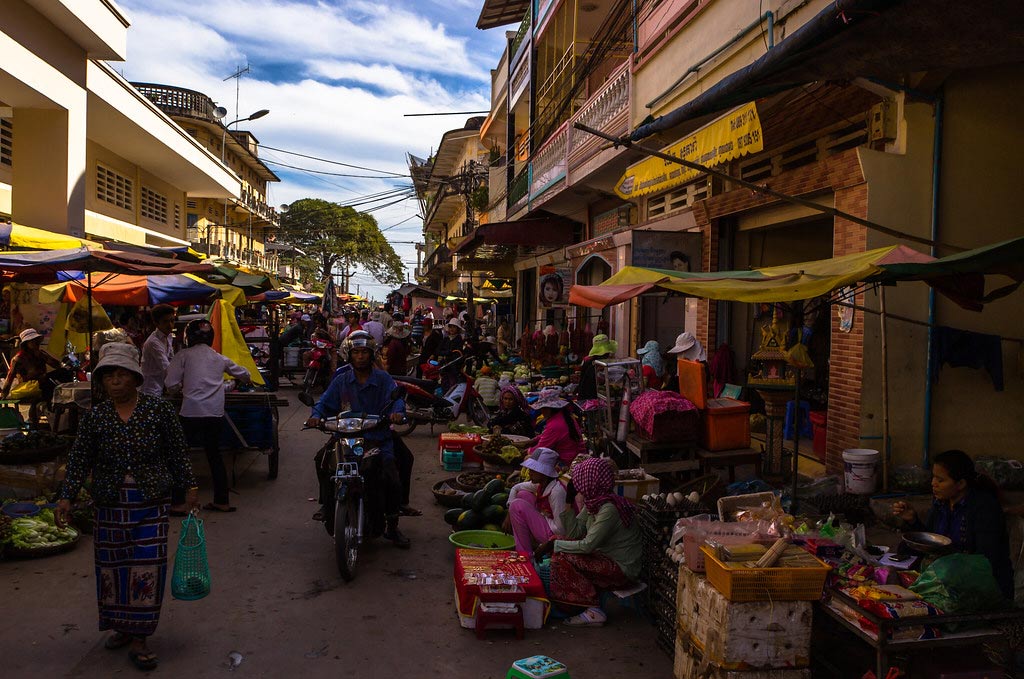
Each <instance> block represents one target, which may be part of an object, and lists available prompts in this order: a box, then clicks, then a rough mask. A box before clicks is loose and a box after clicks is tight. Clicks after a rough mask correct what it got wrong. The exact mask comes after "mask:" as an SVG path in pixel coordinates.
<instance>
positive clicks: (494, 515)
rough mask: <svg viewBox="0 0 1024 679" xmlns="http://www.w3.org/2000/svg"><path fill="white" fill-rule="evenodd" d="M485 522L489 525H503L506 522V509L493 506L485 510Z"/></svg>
mask: <svg viewBox="0 0 1024 679" xmlns="http://www.w3.org/2000/svg"><path fill="white" fill-rule="evenodd" d="M483 516H484V521H486V522H488V523H499V524H500V523H501V522H502V521H504V520H505V508H504V507H502V506H499V505H491V506H489V507H485V508H484V513H483Z"/></svg>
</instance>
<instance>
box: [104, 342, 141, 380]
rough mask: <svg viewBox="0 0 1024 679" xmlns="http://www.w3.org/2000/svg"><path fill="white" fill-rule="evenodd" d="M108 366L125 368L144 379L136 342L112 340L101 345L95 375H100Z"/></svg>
mask: <svg viewBox="0 0 1024 679" xmlns="http://www.w3.org/2000/svg"><path fill="white" fill-rule="evenodd" d="M108 368H124V369H125V370H127V371H129V372H131V373H132V374H134V375H135V376H136V377H138V378H139V380H142V379H143V377H142V369H141V368H140V367H139V350H138V349H136V348H135V345H134V344H128V343H127V342H110V343H108V344H104V345H103V346H102V347H100V360H99V361H98V362H97V363H96V367H95V368H94V369H93V371H92V372H93V375H100V374H102V372H103V371H104V370H106V369H108Z"/></svg>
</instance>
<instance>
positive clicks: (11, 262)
mask: <svg viewBox="0 0 1024 679" xmlns="http://www.w3.org/2000/svg"><path fill="white" fill-rule="evenodd" d="M211 270H212V267H211V266H210V265H209V264H200V263H191V262H182V261H179V260H176V259H168V258H165V257H154V256H152V255H144V254H139V253H132V252H125V251H122V250H100V249H97V248H90V247H80V248H73V249H67V250H51V251H49V252H0V271H3V272H4V273H5V274H6V275H7V277H8V278H18V279H21V280H25V279H35V280H46V279H47V277H49V280H53V279H54V278H56V273H57V272H58V271H104V272H107V273H115V274H136V275H155V274H174V273H178V274H181V273H194V274H202V273H208V272H209V271H211Z"/></svg>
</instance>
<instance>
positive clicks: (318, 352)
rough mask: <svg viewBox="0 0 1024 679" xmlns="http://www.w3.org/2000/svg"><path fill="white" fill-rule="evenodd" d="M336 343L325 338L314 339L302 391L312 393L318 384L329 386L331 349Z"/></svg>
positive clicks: (324, 386)
mask: <svg viewBox="0 0 1024 679" xmlns="http://www.w3.org/2000/svg"><path fill="white" fill-rule="evenodd" d="M333 349H334V344H333V343H332V342H331V341H330V340H328V339H323V338H319V337H318V338H316V339H314V340H313V348H312V349H310V351H309V362H308V363H307V364H306V374H305V375H304V376H303V378H302V393H304V394H309V395H312V393H313V389H315V388H316V387H317V386H321V387H323V388H326V387H327V375H328V372H329V371H330V367H331V351H332V350H333Z"/></svg>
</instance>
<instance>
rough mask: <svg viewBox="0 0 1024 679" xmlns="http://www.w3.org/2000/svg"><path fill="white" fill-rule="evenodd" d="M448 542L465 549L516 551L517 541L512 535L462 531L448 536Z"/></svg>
mask: <svg viewBox="0 0 1024 679" xmlns="http://www.w3.org/2000/svg"><path fill="white" fill-rule="evenodd" d="M448 542H450V543H452V544H453V545H455V546H456V547H461V548H463V549H488V550H500V549H515V547H516V540H515V538H514V537H512V536H511V535H508V534H506V533H499V532H498V531H494V530H460V531H459V532H457V533H452V534H451V535H449V536H448Z"/></svg>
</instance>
